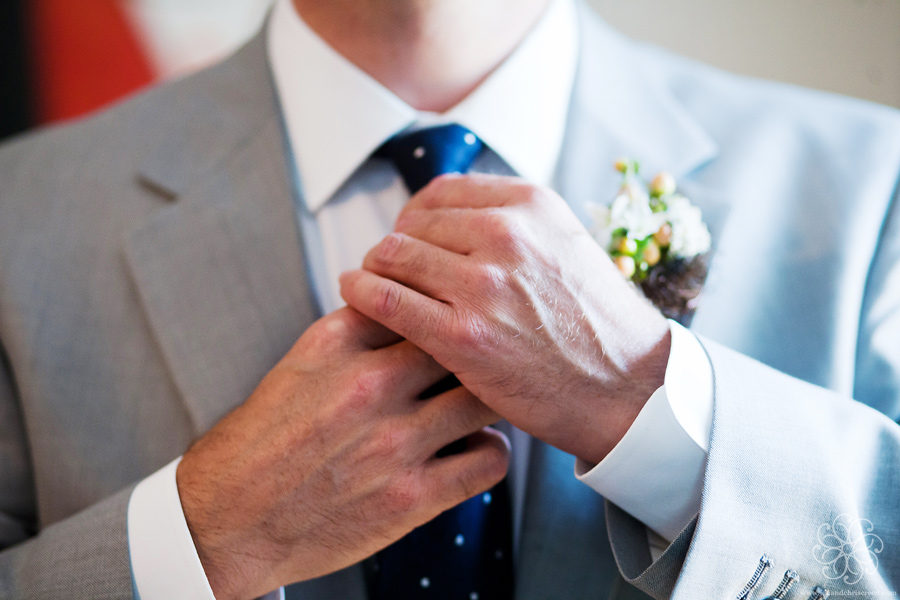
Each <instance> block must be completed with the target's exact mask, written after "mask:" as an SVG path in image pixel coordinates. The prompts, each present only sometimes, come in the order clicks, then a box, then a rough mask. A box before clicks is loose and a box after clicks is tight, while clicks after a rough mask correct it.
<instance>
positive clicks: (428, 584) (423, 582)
mask: <svg viewBox="0 0 900 600" xmlns="http://www.w3.org/2000/svg"><path fill="white" fill-rule="evenodd" d="M419 585H421V586H422V587H423V588H427V587H431V580H430V579H428V578H427V577H423V578H422V579H420V580H419Z"/></svg>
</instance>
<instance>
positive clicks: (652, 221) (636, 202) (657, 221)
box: [587, 183, 666, 249]
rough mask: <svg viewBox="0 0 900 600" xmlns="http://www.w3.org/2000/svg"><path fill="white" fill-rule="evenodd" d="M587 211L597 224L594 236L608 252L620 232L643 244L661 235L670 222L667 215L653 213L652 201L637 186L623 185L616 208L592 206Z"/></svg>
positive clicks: (593, 228)
mask: <svg viewBox="0 0 900 600" xmlns="http://www.w3.org/2000/svg"><path fill="white" fill-rule="evenodd" d="M587 210H588V212H589V213H590V215H591V217H592V221H593V224H592V226H591V234H592V235H593V236H594V238H595V239H596V240H597V243H599V244H600V245H601V246H602V247H604V248H606V249H609V246H610V244H611V243H612V235H613V232H614V231H616V230H617V229H624V230H625V231H627V232H628V237H630V238H631V239H633V240H642V239H644V238H646V237H647V236H650V235H653V234H654V233H656V232H657V231H659V228H660V227H662V225H663V223H665V222H666V218H665V215H664V213H654V212H653V211H652V210H651V209H650V197H649V196H648V195H647V192H646V191H645V190H643V189H642V188H641V187H640V186H639V185H637V184H635V183H627V184H626V185H623V186H622V189H621V190H620V191H619V195H618V196H616V199H615V200H613V203H612V206H610V207H606V206H600V205H597V204H590V205H588V207H587Z"/></svg>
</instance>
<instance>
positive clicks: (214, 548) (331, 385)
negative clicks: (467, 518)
mask: <svg viewBox="0 0 900 600" xmlns="http://www.w3.org/2000/svg"><path fill="white" fill-rule="evenodd" d="M446 375H447V372H446V371H445V370H444V369H443V368H441V367H440V366H439V365H438V364H437V363H436V362H434V360H433V359H432V358H431V357H429V356H428V355H427V354H425V353H424V352H422V351H421V350H419V349H418V348H416V347H415V346H413V345H412V344H411V343H410V342H407V341H402V340H401V339H400V338H399V337H398V336H397V335H396V334H394V333H391V332H390V331H388V330H386V329H385V328H384V327H382V326H380V325H378V324H377V323H374V322H373V321H370V320H369V319H367V318H365V317H363V316H362V315H360V314H359V313H357V312H356V311H354V310H352V309H349V308H344V309H341V310H339V311H336V312H334V313H332V314H330V315H328V316H326V317H324V318H322V319H320V320H319V321H317V322H316V323H315V324H313V326H312V327H310V328H309V329H308V330H307V331H306V333H304V334H303V336H302V337H301V338H300V340H299V341H298V342H297V343H296V344H295V346H294V347H293V348H292V349H291V351H290V352H288V354H287V355H286V356H285V357H284V358H283V359H282V360H281V361H280V362H279V363H278V364H277V365H276V366H275V368H274V369H272V371H271V372H270V373H269V374H268V375H266V377H265V378H264V379H263V381H262V383H260V385H259V387H258V388H257V389H256V391H254V392H253V394H252V395H251V396H250V398H249V399H248V400H247V401H246V402H245V403H244V404H243V405H241V406H239V407H238V408H237V409H235V410H234V411H233V412H231V413H230V414H228V415H227V416H226V417H225V418H224V419H223V420H222V421H221V422H220V423H219V424H218V425H216V426H215V427H214V428H213V429H211V430H210V431H209V433H207V434H206V435H205V436H203V438H201V439H200V440H199V441H198V442H197V443H196V444H195V445H194V446H193V447H192V448H191V449H190V450H189V451H188V452H187V453H186V454H185V456H184V458H183V459H182V462H181V464H180V465H179V466H178V470H177V476H176V479H177V483H178V490H179V494H180V497H181V502H182V506H183V508H184V514H185V517H186V519H187V523H188V526H189V528H190V531H191V534H192V536H193V539H194V543H195V545H196V547H197V551H198V553H199V555H200V560H201V562H202V563H203V568H204V570H205V571H206V574H207V576H208V579H209V582H210V585H211V586H212V589H213V592H214V593H215V595H216V598H218V599H219V600H225V599H229V598H254V597H257V596H261V595H263V594H265V593H267V592H269V591H271V590H273V589H277V588H278V587H280V586H282V585H286V584H289V583H293V582H295V581H300V580H304V579H310V578H313V577H317V576H320V575H324V574H327V573H330V572H333V571H336V570H338V569H341V568H343V567H346V566H348V565H351V564H353V563H356V562H358V561H360V560H362V559H363V558H365V557H367V556H370V555H371V554H373V553H375V552H376V551H378V550H380V549H381V548H383V547H385V546H387V545H388V544H390V543H392V542H394V541H396V540H397V539H399V538H401V537H403V536H404V535H405V534H406V533H408V532H409V531H411V530H412V529H414V528H415V527H417V526H419V525H421V524H423V523H425V522H427V521H430V520H431V519H432V518H434V517H435V516H437V515H438V514H439V513H441V512H443V511H444V510H446V509H448V508H451V507H452V506H454V505H456V504H458V503H460V502H462V501H464V500H466V499H468V498H469V497H471V496H474V495H476V494H478V493H481V492H483V491H484V490H487V489H489V488H490V487H491V486H492V485H494V484H496V483H497V482H498V481H500V479H502V478H503V476H504V475H505V473H506V468H507V463H508V455H509V450H508V443H507V442H506V440H505V438H503V436H502V434H500V433H499V432H496V431H494V430H491V429H489V428H485V426H486V425H488V424H489V423H494V422H496V421H497V420H499V417H498V416H497V415H496V414H494V413H493V411H491V410H490V409H489V408H487V407H486V406H485V405H484V404H482V403H481V402H480V401H478V400H477V399H476V398H475V397H474V396H472V395H471V394H470V393H469V392H468V391H466V390H465V388H462V387H457V388H456V389H453V390H451V391H448V392H445V393H443V394H441V395H438V396H436V397H434V398H432V399H429V400H427V401H422V400H419V399H418V397H419V395H420V394H421V393H422V392H423V391H425V390H426V389H427V388H428V387H430V386H431V385H433V384H434V383H436V382H437V381H439V380H441V379H442V378H444V377H445V376H446ZM465 436H468V444H467V449H466V450H465V451H464V452H462V453H461V454H455V455H453V456H449V457H445V458H436V457H435V452H436V451H437V450H439V449H440V448H442V447H443V446H445V445H447V444H449V443H450V442H453V441H454V440H457V439H459V438H463V437H465Z"/></svg>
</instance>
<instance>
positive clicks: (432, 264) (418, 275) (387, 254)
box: [362, 233, 463, 302]
mask: <svg viewBox="0 0 900 600" xmlns="http://www.w3.org/2000/svg"><path fill="white" fill-rule="evenodd" d="M462 261H463V257H462V256H461V255H459V254H456V253H454V252H450V251H448V250H445V249H443V248H439V247H438V246H434V245H432V244H429V243H428V242H423V241H422V240H419V239H416V238H413V237H409V236H407V235H404V234H402V233H392V234H390V235H388V236H387V237H386V238H384V239H383V240H382V241H381V242H379V243H378V244H377V245H376V246H375V247H374V248H372V249H371V250H370V251H369V252H368V254H366V257H365V259H364V260H363V265H362V266H363V269H367V270H369V271H371V272H373V273H375V274H377V275H381V276H382V277H387V278H388V279H393V280H394V281H397V282H400V283H402V284H404V285H406V286H407V287H410V288H412V289H414V290H416V291H418V292H420V293H422V294H425V295H426V296H430V297H432V298H434V299H435V300H442V301H444V302H449V301H450V300H451V297H452V295H453V290H454V289H456V288H457V287H458V286H459V285H460V283H461V282H460V281H459V277H458V276H457V275H456V274H457V273H458V272H459V271H460V270H461V269H462V268H463V264H462Z"/></svg>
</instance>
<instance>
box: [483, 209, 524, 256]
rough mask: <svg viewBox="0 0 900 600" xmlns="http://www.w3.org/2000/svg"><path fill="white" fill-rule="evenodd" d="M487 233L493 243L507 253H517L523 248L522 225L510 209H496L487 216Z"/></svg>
mask: <svg viewBox="0 0 900 600" xmlns="http://www.w3.org/2000/svg"><path fill="white" fill-rule="evenodd" d="M485 226H486V234H487V237H488V239H489V240H490V242H491V245H492V246H493V247H494V248H496V249H498V250H501V251H503V252H504V253H506V254H513V255H517V254H519V253H520V251H521V248H522V238H523V235H522V227H521V225H520V224H519V222H518V220H517V219H516V218H515V217H514V216H513V215H512V214H510V211H502V212H501V211H496V212H493V213H491V214H490V215H489V216H487V217H486V224H485Z"/></svg>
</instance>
